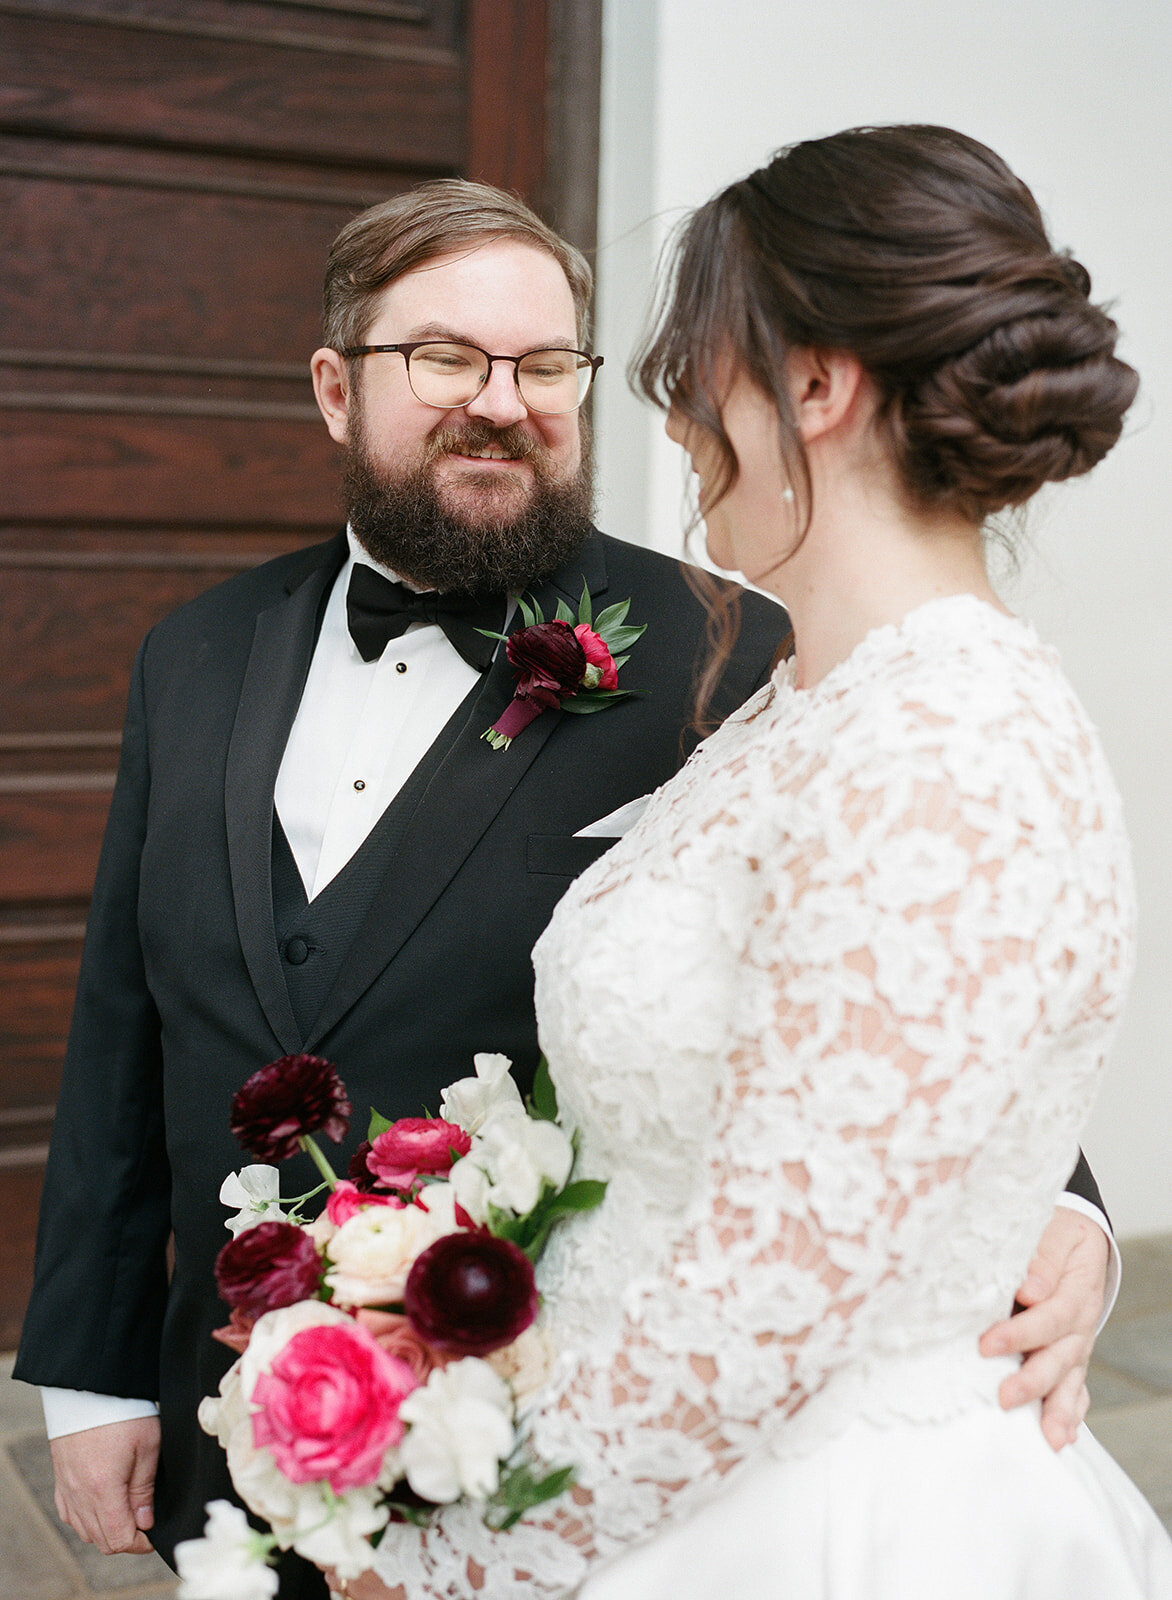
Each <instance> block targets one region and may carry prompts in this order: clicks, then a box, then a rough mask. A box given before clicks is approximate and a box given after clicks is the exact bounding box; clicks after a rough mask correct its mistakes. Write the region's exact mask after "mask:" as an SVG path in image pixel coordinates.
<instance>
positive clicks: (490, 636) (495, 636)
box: [476, 628, 509, 644]
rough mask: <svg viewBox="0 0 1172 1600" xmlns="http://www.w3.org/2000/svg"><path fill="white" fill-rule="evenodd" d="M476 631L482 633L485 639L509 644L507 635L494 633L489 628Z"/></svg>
mask: <svg viewBox="0 0 1172 1600" xmlns="http://www.w3.org/2000/svg"><path fill="white" fill-rule="evenodd" d="M476 631H477V633H482V634H483V635H484V637H485V638H486V639H503V640H504V641H505V643H506V644H508V642H509V636H508V634H507V633H494V632H493V631H492V629H491V628H477V630H476Z"/></svg>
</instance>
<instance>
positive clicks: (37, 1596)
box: [0, 1234, 1172, 1600]
mask: <svg viewBox="0 0 1172 1600" xmlns="http://www.w3.org/2000/svg"><path fill="white" fill-rule="evenodd" d="M1122 1248H1123V1260H1124V1270H1123V1290H1122V1293H1121V1294H1120V1297H1119V1303H1118V1305H1117V1306H1116V1308H1115V1311H1114V1313H1113V1314H1112V1317H1111V1320H1110V1322H1109V1323H1108V1324H1107V1326H1106V1328H1105V1329H1104V1330H1103V1333H1102V1335H1101V1336H1100V1339H1099V1344H1098V1349H1097V1352H1096V1361H1095V1364H1094V1367H1093V1368H1092V1372H1091V1397H1092V1402H1093V1405H1092V1410H1091V1415H1090V1418H1089V1419H1088V1420H1089V1422H1090V1425H1091V1427H1092V1429H1093V1430H1094V1432H1095V1433H1096V1434H1097V1436H1098V1437H1099V1439H1100V1440H1101V1441H1102V1442H1103V1444H1104V1445H1106V1447H1107V1449H1108V1450H1110V1452H1111V1454H1112V1455H1113V1456H1114V1457H1115V1459H1116V1460H1117V1461H1118V1462H1119V1463H1120V1465H1121V1466H1122V1467H1123V1468H1124V1470H1125V1471H1126V1472H1127V1473H1128V1475H1129V1476H1130V1477H1131V1478H1132V1479H1133V1480H1134V1481H1135V1482H1136V1483H1137V1484H1138V1485H1139V1487H1140V1488H1141V1489H1142V1490H1143V1492H1144V1493H1145V1494H1146V1495H1147V1497H1148V1499H1149V1500H1150V1501H1151V1503H1152V1505H1153V1506H1155V1508H1156V1510H1157V1512H1158V1513H1159V1515H1160V1516H1161V1517H1162V1519H1163V1521H1164V1525H1165V1526H1166V1527H1167V1528H1168V1530H1169V1532H1170V1533H1172V1234H1161V1235H1158V1236H1156V1237H1154V1238H1148V1239H1131V1240H1128V1241H1127V1242H1126V1243H1125V1244H1124V1245H1123V1247H1122ZM11 1370H12V1357H11V1356H7V1357H0V1600H171V1597H172V1596H173V1595H174V1592H175V1583H174V1579H173V1577H172V1575H171V1573H170V1572H169V1571H168V1569H167V1568H166V1567H165V1566H164V1565H163V1563H162V1562H161V1561H160V1560H159V1559H158V1557H157V1556H100V1555H98V1554H97V1553H96V1552H95V1551H93V1550H92V1549H90V1548H89V1547H88V1546H87V1545H83V1544H82V1543H81V1541H80V1540H79V1539H77V1538H76V1537H75V1536H74V1534H73V1533H72V1531H71V1530H70V1529H68V1528H63V1527H62V1526H61V1525H60V1524H59V1523H58V1521H57V1518H56V1516H55V1514H54V1511H53V1491H52V1474H51V1471H50V1467H49V1456H48V1448H47V1446H46V1444H45V1438H44V1430H43V1427H42V1422H41V1407H40V1400H39V1398H38V1396H37V1395H36V1393H35V1392H34V1391H33V1390H31V1389H29V1388H27V1387H26V1386H25V1385H24V1384H21V1383H14V1382H12V1381H11V1378H10V1377H9V1374H10V1373H11ZM1104 1600H1107V1597H1106V1596H1104Z"/></svg>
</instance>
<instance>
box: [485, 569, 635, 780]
mask: <svg viewBox="0 0 1172 1600" xmlns="http://www.w3.org/2000/svg"><path fill="white" fill-rule="evenodd" d="M518 604H519V606H520V610H521V615H522V617H523V618H524V620H525V627H523V628H520V629H518V631H517V632H516V633H513V634H509V635H505V634H503V633H494V634H489V638H492V639H504V640H505V653H506V654H507V655H508V658H509V661H510V663H511V665H512V666H513V668H514V669H515V671H516V673H517V687H516V690H515V691H514V694H513V698H512V700H511V701H510V703H509V705H508V706H507V708H506V709H505V711H504V713H503V715H501V716H500V717H498V719H497V720H496V722H494V723H493V725H492V727H491V728H489V729H487V730H486V732H485V734H484V737H485V738H486V739H487V740H488V742H489V744H490V745H492V747H493V749H494V750H507V749H508V748H509V745H510V744H512V742H513V740H514V739H515V738H516V737H517V735H518V734H519V733H520V732H522V730H523V729H525V728H527V727H528V726H529V724H530V723H531V722H532V721H533V720H534V719H535V718H536V717H539V716H540V715H541V713H542V712H543V711H551V710H553V709H554V708H555V707H557V706H560V707H561V709H562V710H563V711H575V712H579V713H581V712H587V711H603V710H605V708H606V707H607V706H608V705H612V704H613V703H614V702H615V701H616V700H625V699H627V698H628V697H629V696H630V694H631V693H632V691H631V690H630V689H620V688H619V686H618V682H619V668H620V667H621V666H623V665H625V663H626V662H627V660H628V659H629V658H628V657H627V656H625V655H622V654H621V653H620V652H622V651H624V650H626V649H628V648H629V646H631V645H633V644H634V643H635V640H636V639H638V638H639V636H640V635H641V634H642V633H643V632H644V630H645V628H646V623H644V624H643V625H642V626H640V627H637V628H636V627H630V626H628V625H627V620H626V619H627V612H628V611H629V610H630V606H631V602H630V601H629V600H620V601H618V602H616V604H614V605H613V606H607V608H606V610H605V611H603V612H600V613H599V615H598V617H597V619H595V617H594V616H593V613H592V609H591V605H590V590H589V588H588V587H587V586H586V585H585V584H583V586H582V598H581V600H580V601H579V602H578V615H577V616H576V617H575V615H574V613H573V612H572V611H571V610H570V608H569V606H568V605H567V604H566V602H565V601H564V600H559V601H558V607H557V612H556V614H555V616H554V619H553V621H552V622H546V620H545V618H544V616H543V615H542V613H541V610H540V608H539V607H538V606H534V605H529V604H528V603H527V602H526V601H525V600H521V601H519V602H518ZM486 631H487V630H486V629H481V632H482V633H483V632H486Z"/></svg>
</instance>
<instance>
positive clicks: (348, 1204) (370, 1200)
mask: <svg viewBox="0 0 1172 1600" xmlns="http://www.w3.org/2000/svg"><path fill="white" fill-rule="evenodd" d="M406 1203H407V1202H406V1201H405V1200H400V1199H399V1197H398V1195H394V1194H364V1193H363V1191H362V1190H361V1189H360V1188H359V1187H358V1185H357V1184H356V1183H351V1182H350V1181H349V1179H347V1178H343V1179H341V1181H340V1182H339V1183H338V1186H337V1188H336V1189H331V1191H330V1197H329V1199H328V1200H327V1201H326V1216H327V1217H328V1218H329V1219H330V1221H331V1222H332V1223H333V1225H334V1227H335V1228H340V1227H341V1226H342V1224H343V1223H345V1222H349V1220H350V1218H351V1217H352V1216H354V1215H355V1214H356V1213H357V1212H359V1211H365V1210H366V1208H367V1206H398V1207H400V1208H401V1207H402V1206H404V1205H406Z"/></svg>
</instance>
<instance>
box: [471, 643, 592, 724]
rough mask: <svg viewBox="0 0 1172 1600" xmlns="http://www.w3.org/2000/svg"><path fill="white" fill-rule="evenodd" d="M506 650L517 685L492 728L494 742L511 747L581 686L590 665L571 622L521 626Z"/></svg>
mask: <svg viewBox="0 0 1172 1600" xmlns="http://www.w3.org/2000/svg"><path fill="white" fill-rule="evenodd" d="M505 653H506V655H507V656H508V658H509V661H510V662H511V663H512V665H513V666H514V667H515V668H516V669H517V687H516V689H515V690H514V692H513V698H512V700H511V701H510V702H509V704H508V706H506V708H505V710H504V712H503V713H502V715H501V716H499V717H498V718H497V720H496V721H495V722H494V723H493V725H492V727H491V728H490V729H489V731H488V735H487V737H488V738H489V740H490V743H492V744H493V745H495V746H496V747H497V748H498V749H507V747H508V746H509V744H510V743H511V742H512V741H513V740H514V739H515V738H516V737H517V735H518V734H519V733H520V732H521V731H522V729H524V728H527V727H528V726H529V724H530V723H531V722H532V721H533V720H534V718H536V717H539V716H540V715H541V713H542V712H543V711H549V710H551V709H552V708H553V707H554V706H560V705H561V703H562V701H563V700H564V699H565V698H566V696H567V695H571V694H574V693H575V692H576V691H577V690H578V689H580V688H581V687H582V679H583V678H584V677H585V675H586V668H587V666H588V665H589V662H588V660H587V657H586V652H585V650H584V649H583V648H582V643H581V640H580V639H579V638H578V636H577V634H576V633H575V632H574V630H573V628H572V627H571V626H570V624H569V623H568V622H557V621H554V622H536V623H534V624H533V626H532V627H531V628H520V629H519V630H518V631H517V632H516V633H512V634H510V635H509V639H508V643H507V644H506V646H505Z"/></svg>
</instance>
